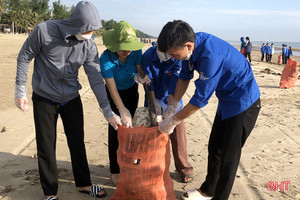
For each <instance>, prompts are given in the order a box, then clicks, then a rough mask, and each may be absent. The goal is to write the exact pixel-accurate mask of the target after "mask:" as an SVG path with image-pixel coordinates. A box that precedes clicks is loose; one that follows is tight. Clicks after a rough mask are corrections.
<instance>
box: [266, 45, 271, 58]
mask: <svg viewBox="0 0 300 200" xmlns="http://www.w3.org/2000/svg"><path fill="white" fill-rule="evenodd" d="M270 55H271V47H270V46H269V43H267V45H266V62H270Z"/></svg>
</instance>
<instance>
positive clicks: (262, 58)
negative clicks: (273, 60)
mask: <svg viewBox="0 0 300 200" xmlns="http://www.w3.org/2000/svg"><path fill="white" fill-rule="evenodd" d="M264 57H265V54H263V53H262V54H261V59H260V60H261V61H264Z"/></svg>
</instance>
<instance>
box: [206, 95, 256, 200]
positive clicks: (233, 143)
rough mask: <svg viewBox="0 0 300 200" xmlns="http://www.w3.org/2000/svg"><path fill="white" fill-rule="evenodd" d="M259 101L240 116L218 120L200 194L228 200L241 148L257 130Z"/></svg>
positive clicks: (214, 128) (215, 123) (217, 118)
mask: <svg viewBox="0 0 300 200" xmlns="http://www.w3.org/2000/svg"><path fill="white" fill-rule="evenodd" d="M260 107H261V106H260V99H258V100H257V101H256V102H255V103H254V104H253V105H251V106H250V107H249V108H248V109H247V110H246V111H244V112H242V113H240V114H239V115H237V116H234V117H231V118H228V119H225V120H222V119H221V116H219V115H218V114H217V115H216V117H215V120H214V124H213V127H212V131H211V134H210V138H209V144H208V166H207V175H206V179H205V182H204V183H203V184H202V185H201V187H200V190H201V191H202V192H204V193H206V194H207V195H209V196H213V199H214V200H225V199H228V198H229V195H230V192H231V189H232V186H233V182H234V178H235V175H236V171H237V168H238V165H239V162H240V157H241V152H242V147H243V145H244V144H245V142H246V139H247V138H248V136H249V135H250V133H251V131H252V129H253V128H254V125H255V122H256V119H257V117H258V113H259V111H260Z"/></svg>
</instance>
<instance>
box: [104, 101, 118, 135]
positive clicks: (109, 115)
mask: <svg viewBox="0 0 300 200" xmlns="http://www.w3.org/2000/svg"><path fill="white" fill-rule="evenodd" d="M100 111H101V112H102V113H103V115H104V117H105V119H106V120H107V121H108V123H109V124H110V125H111V126H112V127H114V129H115V130H118V125H122V123H121V119H120V117H119V116H118V115H116V114H115V113H114V112H113V111H112V110H111V107H110V105H109V104H108V105H107V106H106V107H105V108H103V109H102V108H100Z"/></svg>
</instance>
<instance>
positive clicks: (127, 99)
mask: <svg viewBox="0 0 300 200" xmlns="http://www.w3.org/2000/svg"><path fill="white" fill-rule="evenodd" d="M106 92H107V97H108V100H109V103H110V106H111V109H112V110H113V111H114V113H116V114H117V115H119V116H120V113H119V110H118V108H117V107H116V105H115V103H114V101H113V100H112V98H111V95H110V92H109V90H108V88H107V87H106ZM118 92H119V95H120V97H121V99H122V101H123V104H124V106H125V107H126V108H127V109H128V110H129V112H130V114H131V116H132V117H133V116H134V112H135V110H136V108H137V105H138V101H139V93H138V85H137V84H134V85H133V86H132V87H131V88H129V89H126V90H118ZM118 147H119V141H118V131H116V130H115V129H114V128H113V127H112V126H111V125H108V154H109V162H110V173H112V174H119V173H120V168H119V165H118V162H117V150H118Z"/></svg>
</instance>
